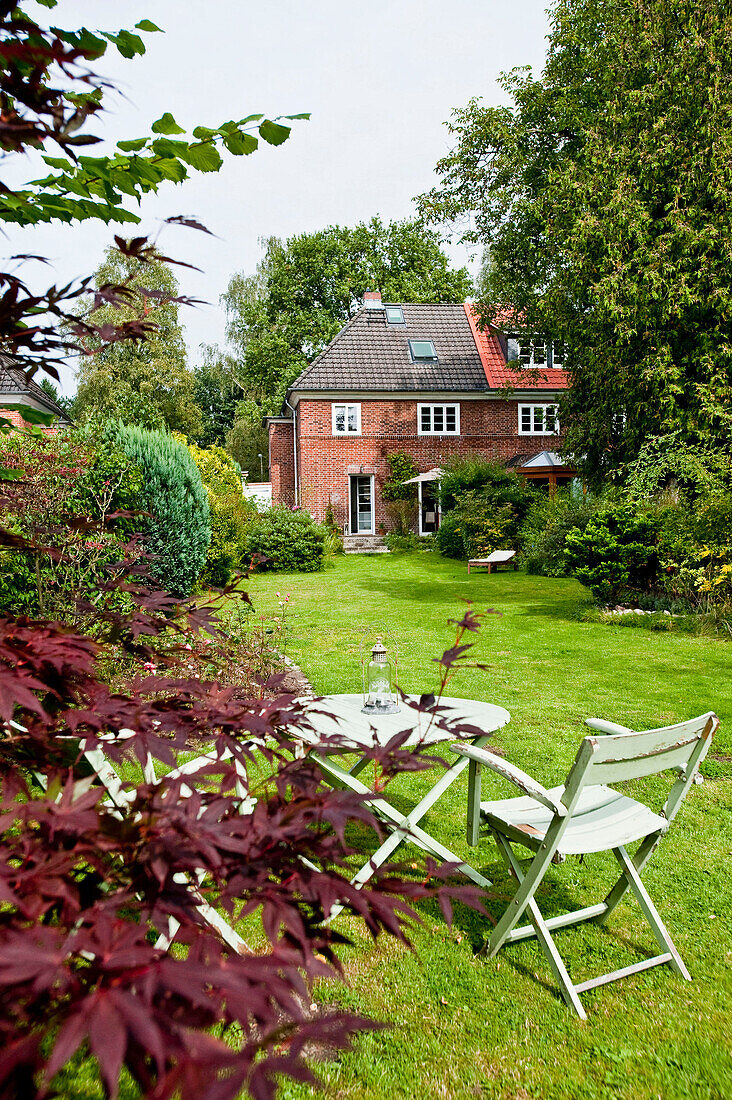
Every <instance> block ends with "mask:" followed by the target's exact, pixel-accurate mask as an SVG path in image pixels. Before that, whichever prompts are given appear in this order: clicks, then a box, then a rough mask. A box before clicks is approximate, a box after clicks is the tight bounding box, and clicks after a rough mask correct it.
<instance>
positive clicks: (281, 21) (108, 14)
mask: <svg viewBox="0 0 732 1100" xmlns="http://www.w3.org/2000/svg"><path fill="white" fill-rule="evenodd" d="M545 2H546V0H510V2H508V3H507V2H505V0H370V2H368V3H363V4H358V3H351V2H345V0H309V2H304V0H208V4H206V5H199V4H196V5H195V8H194V6H193V5H192V4H191V5H190V6H189V4H187V3H185V2H184V0H177V2H176V0H126V2H125V3H124V4H120V3H112V2H111V0H61V2H60V3H59V6H58V8H57V9H55V11H53V12H48V13H46V12H45V10H44V9H42V8H40V7H39V9H38V10H39V12H40V13H41V15H40V16H39V18H41V19H43V18H48V19H49V21H50V22H53V21H54V19H55V20H57V21H58V23H59V24H60V25H62V26H67V27H71V26H79V25H86V26H88V27H89V28H90V29H103V30H117V29H119V28H120V27H126V28H131V27H132V26H133V25H134V24H135V23H136V22H138V21H139V20H140V19H143V18H147V19H151V20H152V21H153V22H154V23H156V24H157V25H158V26H160V27H161V28H163V29H164V30H165V32H166V33H165V34H150V35H145V36H144V37H145V39H146V43H147V50H148V52H147V53H146V55H145V56H144V57H142V58H135V59H134V60H133V61H125V60H124V59H123V58H120V57H119V56H118V55H117V53H116V51H113V50H112V49H111V48H110V50H109V53H108V55H107V56H106V57H105V58H104V59H102V62H101V63H100V64H99V70H100V71H101V72H102V73H103V74H104V75H105V76H108V77H109V78H110V79H111V80H113V81H114V82H115V83H116V84H117V85H118V86H119V87H120V88H121V89H122V90H123V92H124V94H125V96H126V100H118V101H117V103H116V106H115V107H114V110H113V112H111V113H108V114H107V115H106V117H105V120H104V124H103V126H98V127H97V132H98V133H99V134H100V136H101V135H103V136H104V137H105V138H108V139H110V140H111V141H117V140H120V139H122V138H131V137H141V136H143V135H144V134H146V133H147V132H148V131H149V126H150V124H151V123H152V122H153V121H154V120H155V119H156V118H158V117H159V116H160V115H161V114H162V113H163V112H164V111H166V110H167V111H171V112H172V113H173V115H174V116H175V118H176V120H177V121H178V123H179V124H180V125H181V126H186V127H193V126H194V125H198V124H202V125H211V126H217V125H219V124H220V123H222V122H225V121H227V120H228V119H230V118H243V117H245V116H246V115H248V114H252V113H254V112H260V111H261V112H264V113H265V114H267V115H268V116H269V117H274V116H275V115H278V114H295V113H299V112H301V111H310V112H311V113H312V118H311V120H310V121H309V122H297V123H295V124H294V129H293V133H292V136H291V137H290V139H289V140H288V141H287V142H286V143H285V144H284V145H282V146H279V147H278V148H274V147H272V146H267V145H265V144H264V143H262V144H261V145H260V149H259V150H257V151H256V152H255V153H254V154H253V155H252V156H249V157H231V156H230V155H228V154H226V153H224V157H225V162H224V167H223V168H222V169H221V171H220V172H219V173H218V174H217V175H216V174H207V175H199V174H196V175H194V176H193V177H192V178H191V179H190V180H189V181H187V182H186V183H184V184H182V185H179V186H175V185H173V184H170V185H168V186H164V187H163V189H161V191H160V193H159V195H158V196H151V197H150V198H148V199H146V200H145V202H144V204H143V207H142V209H141V211H140V212H141V213H142V215H143V218H144V220H143V225H142V230H143V231H150V230H153V231H154V230H155V228H156V225H157V224H158V223H157V221H156V219H160V218H163V217H167V216H170V215H175V214H193V215H195V216H197V217H198V218H199V219H200V220H201V221H202V222H203V223H204V224H205V225H206V226H207V227H208V228H209V229H211V230H212V231H213V232H215V233H216V234H217V235H218V237H217V239H215V238H211V237H207V236H205V235H204V234H201V233H197V232H194V231H192V230H184V229H166V231H165V236H164V237H163V239H162V242H161V243H162V246H163V248H164V249H165V250H167V251H168V252H169V254H170V255H172V256H175V257H176V258H180V259H186V260H189V261H190V262H193V263H196V264H197V265H198V266H199V267H201V268H202V269H203V273H202V274H200V275H199V274H197V273H195V272H189V271H187V270H186V269H184V268H181V269H179V277H180V281H181V292H182V293H185V294H190V295H192V296H194V297H196V298H203V299H205V300H206V301H207V302H209V303H211V304H210V305H208V306H201V307H198V308H197V309H192V308H184V309H182V311H181V313H182V320H183V321H184V324H185V328H186V336H187V340H188V345H189V349H190V352H191V365H194V364H195V362H196V359H197V355H198V347H199V345H200V344H201V343H202V342H209V343H211V342H218V343H223V326H224V315H223V310H222V309H221V307H220V306H219V304H218V299H219V295H220V294H221V293H222V292H223V291H224V290H225V288H226V285H227V283H228V280H229V278H230V276H231V275H232V274H233V272H235V271H239V270H244V271H246V272H247V273H249V272H251V271H253V269H254V266H255V264H256V262H257V260H258V259H259V257H260V255H261V250H260V248H259V244H258V241H259V238H260V237H264V236H269V235H273V234H274V235H276V236H279V237H283V238H284V237H288V236H291V235H292V234H295V233H300V232H308V231H313V230H317V229H321V228H323V227H324V226H326V225H330V224H335V223H338V224H341V225H353V224H355V223H356V222H358V221H364V220H367V219H369V218H370V217H372V216H373V215H374V214H379V215H380V216H381V217H382V218H383V219H384V220H390V219H401V218H405V217H410V216H412V215H413V214H414V206H413V201H412V200H413V198H414V196H415V195H417V194H419V193H420V192H422V191H426V190H427V189H429V188H430V187H431V186H432V185H433V184H434V182H435V176H434V166H435V163H436V161H437V160H438V158H439V157H440V156H442V155H443V154H444V153H445V152H446V151H447V150H448V149H449V147H450V141H449V134H448V133H447V131H446V129H445V127H444V126H443V123H444V122H445V120H446V119H447V118H448V117H449V115H450V112H451V110H452V109H453V108H454V107H459V106H463V105H464V104H465V103H467V101H468V100H469V99H470V98H471V97H473V96H482V97H483V98H484V100H485V102H486V103H488V104H498V103H501V102H504V95H503V93H502V91H501V89H500V88H499V87H498V85H497V83H496V77H497V75H498V74H499V73H500V72H501V71H505V70H508V69H511V68H513V67H514V66H518V65H527V64H528V65H532V66H533V67H534V69H535V70H540V69H541V68H542V65H543V61H544V54H545V49H546V40H545V36H546V34H547V27H548V24H547V17H546V14H545V12H544V4H545ZM189 11H191V14H190V16H189V14H188V13H189ZM100 148H101V147H97V148H96V149H94V148H93V149H91V150H90V153H92V155H93V154H94V153H95V152H96V151H97V150H98V149H100ZM26 167H28V166H26ZM13 176H14V177H15V172H13ZM117 231H118V232H119V230H117ZM133 231H134V227H132V226H130V227H125V228H123V230H122V232H123V233H124V234H125V235H127V236H130V235H132V233H133ZM114 232H115V229H114V228H113V227H111V226H110V227H105V226H103V225H101V224H99V225H92V224H87V225H85V226H81V227H79V226H75V227H72V228H67V227H61V226H54V227H43V228H39V229H31V230H28V229H26V230H23V231H22V233H15V234H11V250H12V251H13V252H24V253H41V254H44V255H47V256H49V257H50V258H52V260H53V262H54V266H55V273H54V275H53V276H52V278H54V279H67V278H70V277H72V276H79V275H84V274H87V273H89V272H90V271H92V270H93V269H94V268H95V267H96V266H97V264H98V262H99V260H100V259H101V256H102V253H103V250H104V247H105V245H106V244H107V243H109V242H110V241H111V238H112V235H113V233H114ZM451 255H452V258H453V260H454V261H455V262H456V263H457V264H463V263H465V262H466V261H467V260H468V258H469V257H468V254H467V252H466V251H465V250H464V249H463V248H460V247H454V248H452V249H451ZM64 388H65V389H66V390H67V391H71V390H73V382H72V379H71V372H69V376H68V378H66V379H64Z"/></svg>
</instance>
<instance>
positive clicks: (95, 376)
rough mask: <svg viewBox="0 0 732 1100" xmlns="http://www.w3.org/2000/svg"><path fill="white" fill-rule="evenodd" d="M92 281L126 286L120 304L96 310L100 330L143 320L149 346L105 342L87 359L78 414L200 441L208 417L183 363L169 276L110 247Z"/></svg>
mask: <svg viewBox="0 0 732 1100" xmlns="http://www.w3.org/2000/svg"><path fill="white" fill-rule="evenodd" d="M95 281H96V284H97V286H100V287H103V286H105V285H122V284H124V285H125V286H126V287H127V288H128V293H127V295H126V296H125V297H124V298H123V299H121V300H120V301H119V302H118V303H117V305H116V306H109V305H108V306H102V307H101V308H100V309H99V310H98V311H97V324H101V325H103V324H104V323H105V322H109V323H110V324H116V325H120V324H124V323H125V322H126V321H133V320H139V321H141V322H143V323H145V324H148V325H149V326H150V327H149V329H148V330H147V332H146V338H145V339H144V340H135V341H134V342H132V341H129V340H126V341H118V342H115V343H112V344H105V345H102V346H101V347H98V348H97V349H96V354H94V355H87V356H83V357H82V359H81V364H80V367H79V372H78V379H79V387H78V391H77V394H76V398H75V400H74V414H75V415H76V416H80V417H84V416H89V415H93V414H98V415H103V416H105V417H109V416H112V417H118V418H119V419H120V420H122V421H123V422H124V423H127V424H137V425H138V426H140V427H144V428H163V427H166V428H170V429H171V430H177V431H180V432H183V433H184V434H186V435H191V436H197V435H198V434H199V433H200V431H201V428H202V424H203V419H202V414H201V410H200V408H199V407H198V405H197V403H196V401H195V395H194V386H195V380H194V377H193V374H192V373H191V371H189V369H188V366H187V362H186V346H185V340H184V338H183V332H182V329H181V326H180V323H179V321H178V303H177V301H176V300H175V299H176V297H177V295H178V282H177V280H176V278H175V276H174V275H173V273H172V271H171V270H170V268H169V267H167V266H166V265H165V264H164V263H161V262H160V261H159V260H154V261H148V262H146V263H140V262H139V261H138V260H136V259H133V258H132V257H129V256H121V255H120V254H119V253H118V252H116V251H114V250H113V249H109V250H108V252H107V255H106V258H105V260H104V262H103V263H102V264H101V265H100V267H99V268H98V269H97V272H96V275H95ZM87 350H93V349H92V348H89V349H87Z"/></svg>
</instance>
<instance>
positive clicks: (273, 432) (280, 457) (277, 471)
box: [269, 421, 295, 504]
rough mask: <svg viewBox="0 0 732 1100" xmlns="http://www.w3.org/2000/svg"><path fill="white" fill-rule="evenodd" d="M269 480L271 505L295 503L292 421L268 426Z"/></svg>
mask: <svg viewBox="0 0 732 1100" xmlns="http://www.w3.org/2000/svg"><path fill="white" fill-rule="evenodd" d="M269 480H270V481H271V482H272V503H273V504H294V503H295V464H294V457H293V451H292V421H289V422H286V423H282V422H277V423H274V424H270V426H269Z"/></svg>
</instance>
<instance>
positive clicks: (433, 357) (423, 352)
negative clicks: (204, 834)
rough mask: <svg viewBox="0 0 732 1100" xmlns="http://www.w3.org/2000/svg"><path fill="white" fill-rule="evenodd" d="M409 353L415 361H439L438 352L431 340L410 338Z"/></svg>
mask: <svg viewBox="0 0 732 1100" xmlns="http://www.w3.org/2000/svg"><path fill="white" fill-rule="evenodd" d="M409 354H410V355H411V357H412V362H413V363H436V362H437V352H436V351H435V345H434V344H433V343H432V341H431V340H410V341H409Z"/></svg>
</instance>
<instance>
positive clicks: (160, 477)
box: [109, 423, 211, 596]
mask: <svg viewBox="0 0 732 1100" xmlns="http://www.w3.org/2000/svg"><path fill="white" fill-rule="evenodd" d="M109 430H110V433H111V434H112V436H113V439H114V441H115V443H116V444H117V446H119V447H120V448H121V449H122V450H123V451H124V452H125V454H126V455H128V456H129V457H130V458H131V459H132V460H133V461H134V462H135V463H136V465H137V466H138V467H139V468H140V470H141V471H142V475H143V480H142V486H141V489H140V494H139V499H138V507H139V508H140V509H141V510H143V511H146V512H149V513H150V516H149V517H147V518H145V519H144V520H143V521H142V523H141V528H140V529H141V530H142V531H143V532H144V534H145V535H146V539H147V549H148V551H149V553H150V554H151V555H152V562H151V570H152V572H153V575H154V576H155V578H156V580H157V581H158V582H159V584H160V585H162V587H163V588H165V589H167V590H168V591H169V592H172V593H173V594H174V595H176V596H187V595H188V594H189V593H190V592H191V590H192V588H193V586H194V585H195V583H196V581H197V579H198V577H199V574H200V573H201V570H202V569H203V567H204V564H205V561H206V552H207V550H208V548H209V544H210V542H211V514H210V509H209V504H208V494H207V492H206V489H205V488H204V485H203V481H202V480H201V475H200V473H199V471H198V468H197V466H196V464H195V462H194V461H193V459H192V457H191V455H190V453H189V451H188V448H187V447H186V446H185V444H184V443H181V442H180V441H179V440H177V439H174V438H173V436H172V435H169V434H168V433H166V432H162V431H148V430H147V429H145V428H136V427H133V426H132V425H125V424H120V423H115V424H113V425H111V426H110V429H109Z"/></svg>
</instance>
